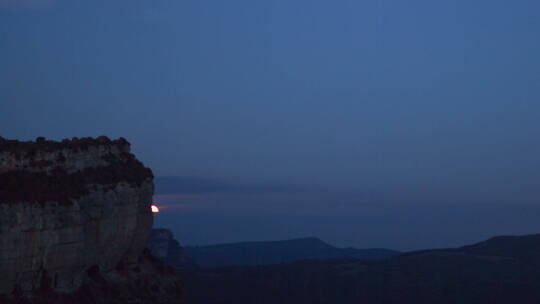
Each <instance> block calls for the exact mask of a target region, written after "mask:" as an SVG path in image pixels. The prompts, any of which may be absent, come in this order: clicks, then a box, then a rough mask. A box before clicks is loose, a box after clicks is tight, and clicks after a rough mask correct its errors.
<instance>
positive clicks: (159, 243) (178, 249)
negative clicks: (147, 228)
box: [147, 228, 199, 273]
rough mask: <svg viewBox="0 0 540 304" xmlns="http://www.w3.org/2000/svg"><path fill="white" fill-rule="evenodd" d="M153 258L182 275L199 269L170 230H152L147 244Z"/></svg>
mask: <svg viewBox="0 0 540 304" xmlns="http://www.w3.org/2000/svg"><path fill="white" fill-rule="evenodd" d="M147 246H148V249H150V252H151V253H152V255H153V256H155V257H157V258H159V259H160V260H161V261H163V262H164V263H165V264H167V265H170V266H172V267H174V268H175V269H176V270H178V271H179V272H180V273H183V272H191V271H195V270H197V269H199V266H198V265H197V264H196V263H195V261H194V260H193V259H192V258H191V257H188V256H187V255H186V252H185V249H184V248H183V247H182V246H180V243H178V241H177V240H176V239H175V238H174V235H173V233H172V232H171V231H170V230H168V229H163V228H160V229H152V232H150V237H149V238H148V243H147Z"/></svg>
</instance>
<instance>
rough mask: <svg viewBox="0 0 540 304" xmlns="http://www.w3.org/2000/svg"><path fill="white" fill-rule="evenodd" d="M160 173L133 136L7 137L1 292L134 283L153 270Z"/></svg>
mask: <svg viewBox="0 0 540 304" xmlns="http://www.w3.org/2000/svg"><path fill="white" fill-rule="evenodd" d="M152 179H153V176H152V172H151V170H150V169H148V168H145V167H144V166H143V164H142V163H140V162H139V161H138V160H137V159H136V158H135V157H134V156H133V154H131V153H130V145H129V143H128V142H127V141H126V140H125V139H119V140H115V141H111V140H109V139H108V138H106V137H100V138H98V139H91V138H84V139H76V138H74V139H72V140H64V141H62V142H55V141H47V140H45V139H43V138H38V139H37V141H36V142H18V141H8V140H4V139H2V138H0V273H1V274H2V276H0V294H8V295H9V294H15V295H24V296H30V297H31V296H32V295H36V294H38V293H41V292H43V291H44V290H47V291H48V292H49V294H57V293H63V294H70V293H77V292H81V290H84V289H85V288H88V286H93V285H95V284H94V283H92V282H95V281H96V280H97V281H100V279H99V278H102V279H103V280H102V282H101V281H100V284H101V285H103V284H105V283H106V282H109V283H110V284H108V285H107V286H109V287H111V286H116V285H118V284H120V285H126V284H127V285H129V284H131V283H133V282H130V280H131V279H130V278H131V277H133V275H128V274H129V271H128V270H130V269H131V270H133V269H139V272H141V271H142V270H141V267H142V265H143V264H144V265H147V267H146V270H147V271H146V272H147V274H151V272H152V270H151V268H152V267H153V266H152V265H154V264H152V263H146V264H145V263H144V261H145V260H144V259H143V258H142V257H141V253H142V251H143V249H144V247H145V243H146V239H147V237H148V234H149V232H150V229H151V226H152V213H151V212H150V203H151V200H152V195H153V189H154V186H153V181H152ZM148 265H150V266H148ZM135 272H137V271H135ZM150 277H152V276H151V275H150ZM156 279H157V275H156ZM139 281H140V278H139ZM173 281H174V279H173ZM104 282H105V283H104ZM139 283H140V282H139ZM98 285H99V284H98ZM101 285H100V286H101ZM127 285H126V286H127ZM173 285H175V286H176V283H174V284H173ZM111 288H112V287H111ZM172 288H173V289H174V288H175V287H172ZM101 289H103V288H101ZM158 289H159V288H158ZM158 291H159V290H158ZM165 298H167V297H165ZM173 298H174V296H173ZM167 301H168V300H164V301H161V302H163V303H168V302H167ZM153 302H155V303H160V301H157V300H155V301H152V303H153ZM74 303H75V302H74ZM99 303H101V302H99ZM103 303H108V302H103ZM111 303H113V302H111ZM134 303H146V302H144V301H134ZM149 303H150V302H149Z"/></svg>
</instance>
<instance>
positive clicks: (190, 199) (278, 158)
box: [0, 0, 540, 250]
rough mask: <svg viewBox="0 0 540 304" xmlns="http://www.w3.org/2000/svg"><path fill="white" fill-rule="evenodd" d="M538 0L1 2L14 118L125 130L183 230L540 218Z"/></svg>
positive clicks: (419, 238) (4, 76)
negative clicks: (155, 179)
mask: <svg viewBox="0 0 540 304" xmlns="http://www.w3.org/2000/svg"><path fill="white" fill-rule="evenodd" d="M539 54H540V1H537V0H518V1H508V0H506V1H502V0H489V1H487V0H481V1H480V0H478V1H471V0H455V1H434V0H408V1H403V0H378V1H375V0H366V1H358V0H354V1H353V0H348V1H346V0H333V1H322V0H288V1H285V0H283V1H277V0H264V1H263V0H261V1H257V0H228V1H217V0H216V1H205V0H175V1H173V0H159V1H158V0H144V1H143V0H130V1H125V0H118V1H101V0H96V1H82V0H80V1H79V0H0V136H2V137H5V138H10V139H21V140H30V139H34V138H35V137H37V136H45V137H47V138H50V139H62V138H65V137H74V136H77V137H84V136H100V135H107V136H109V137H111V138H117V137H125V138H126V139H128V140H129V141H130V142H131V144H132V148H133V152H134V153H135V154H136V155H137V157H138V158H139V159H140V160H141V161H143V162H144V163H145V165H147V166H148V167H151V168H152V169H153V171H154V174H155V175H156V176H157V177H158V178H157V193H156V196H155V200H156V202H157V203H159V204H160V205H162V206H163V212H162V213H161V214H158V215H157V216H156V218H155V221H156V226H160V227H166V228H170V229H172V230H173V232H174V233H175V234H176V236H177V238H178V239H179V241H180V242H181V243H182V244H185V245H197V244H211V243H221V242H232V241H253V240H280V239H289V238H296V237H305V236H316V237H320V238H321V239H323V240H324V241H327V242H329V243H330V244H333V245H337V246H355V247H359V248H366V247H386V248H392V249H398V250H412V249H421V248H428V247H447V246H458V245H464V244H467V243H471V242H475V241H480V240H482V239H484V238H488V237H491V236H494V235H500V234H525V233H540V55H539Z"/></svg>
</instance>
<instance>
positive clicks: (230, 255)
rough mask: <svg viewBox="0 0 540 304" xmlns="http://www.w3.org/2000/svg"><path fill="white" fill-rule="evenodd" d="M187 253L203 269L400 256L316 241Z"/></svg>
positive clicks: (249, 244) (190, 249)
mask: <svg viewBox="0 0 540 304" xmlns="http://www.w3.org/2000/svg"><path fill="white" fill-rule="evenodd" d="M184 251H185V254H186V255H187V256H189V257H190V258H192V259H193V260H194V261H195V262H196V263H197V264H198V265H199V266H201V267H204V268H208V267H221V266H255V265H270V264H280V263H288V262H295V261H300V260H326V259H337V258H353V259H362V260H377V259H385V258H389V257H393V256H396V255H398V254H400V252H398V251H395V250H390V249H381V248H373V249H356V248H352V247H349V248H337V247H334V246H332V245H329V244H327V243H325V242H323V241H322V240H320V239H318V238H315V237H308V238H299V239H291V240H284V241H260V242H241V243H229V244H217V245H209V246H197V247H185V248H184Z"/></svg>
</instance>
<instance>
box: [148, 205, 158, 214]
mask: <svg viewBox="0 0 540 304" xmlns="http://www.w3.org/2000/svg"><path fill="white" fill-rule="evenodd" d="M150 209H152V213H159V207H158V206H156V205H154V204H152V205H150Z"/></svg>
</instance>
